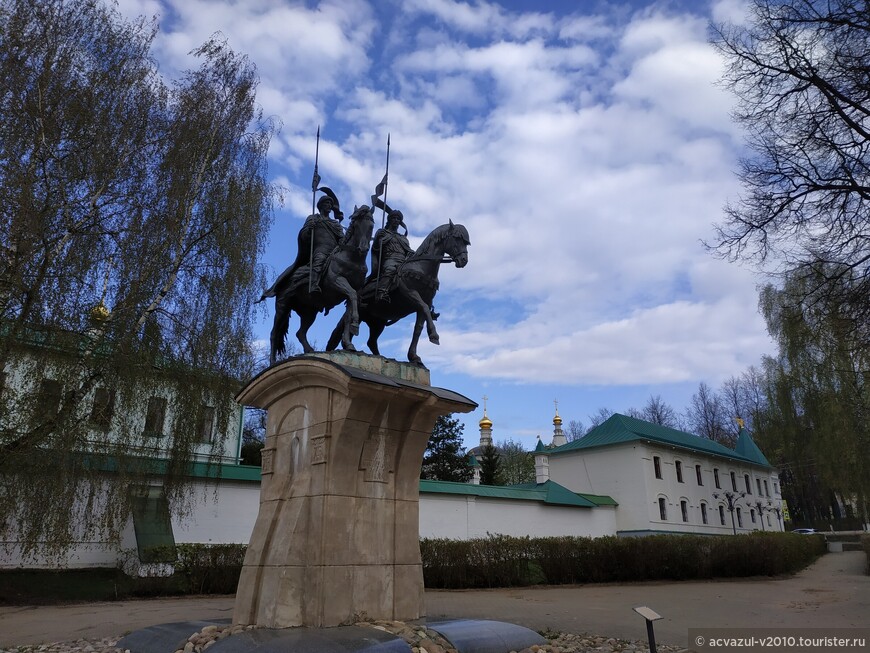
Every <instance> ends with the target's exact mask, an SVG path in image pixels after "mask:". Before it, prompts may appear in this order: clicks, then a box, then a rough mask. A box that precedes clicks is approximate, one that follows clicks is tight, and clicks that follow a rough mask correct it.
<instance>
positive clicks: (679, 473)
mask: <svg viewBox="0 0 870 653" xmlns="http://www.w3.org/2000/svg"><path fill="white" fill-rule="evenodd" d="M674 467H676V469H677V483H682V482H683V463H681V462H680V461H679V460H678V461H677V462H675V463H674Z"/></svg>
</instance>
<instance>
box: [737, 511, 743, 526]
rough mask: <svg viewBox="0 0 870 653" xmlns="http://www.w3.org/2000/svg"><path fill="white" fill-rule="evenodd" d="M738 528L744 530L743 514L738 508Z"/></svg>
mask: <svg viewBox="0 0 870 653" xmlns="http://www.w3.org/2000/svg"><path fill="white" fill-rule="evenodd" d="M737 526H739V527H740V528H743V513H741V512H740V508H737Z"/></svg>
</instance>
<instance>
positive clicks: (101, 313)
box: [90, 299, 110, 322]
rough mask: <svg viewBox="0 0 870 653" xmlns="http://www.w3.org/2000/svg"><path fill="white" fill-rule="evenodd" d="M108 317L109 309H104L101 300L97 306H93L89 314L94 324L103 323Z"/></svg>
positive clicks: (104, 306)
mask: <svg viewBox="0 0 870 653" xmlns="http://www.w3.org/2000/svg"><path fill="white" fill-rule="evenodd" d="M109 315H110V312H109V309H108V308H106V305H105V304H104V303H103V300H102V299H101V300H100V303H99V304H97V305H96V306H94V307H93V308H92V309H91V313H90V316H91V319H92V320H93V321H94V322H105V321H106V320H108V319H109Z"/></svg>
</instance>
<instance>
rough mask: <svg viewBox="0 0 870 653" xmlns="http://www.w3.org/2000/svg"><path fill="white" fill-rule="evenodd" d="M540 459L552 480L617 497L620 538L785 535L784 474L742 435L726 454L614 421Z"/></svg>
mask: <svg viewBox="0 0 870 653" xmlns="http://www.w3.org/2000/svg"><path fill="white" fill-rule="evenodd" d="M536 454H537V455H536V458H538V459H545V462H546V467H547V471H548V474H547V476H548V479H549V480H553V481H556V482H557V483H559V484H561V485H563V486H564V487H566V488H568V489H569V490H570V491H572V492H575V493H578V494H581V495H586V494H589V495H606V496H609V497H612V498H613V499H614V500H615V501H616V503H617V504H618V508H617V510H616V515H615V516H616V534H618V535H645V534H651V533H707V534H730V533H746V532H750V531H754V530H774V531H781V530H782V529H783V525H782V518H781V516H782V495H781V494H780V485H779V474H778V473H777V470H776V469H775V468H774V467H773V466H771V464H770V462H769V461H768V460H767V458H765V457H764V454H763V453H762V452H761V450H760V449H759V448H758V446H757V445H756V444H755V442H753V440H752V438H751V437H750V435H749V433H748V432H747V431H746V429H745V428H743V427H741V429H740V436H739V439H738V441H737V446H736V447H735V449H729V448H728V447H725V446H723V445H721V444H719V443H717V442H713V441H712V440H708V439H705V438H700V437H698V436H696V435H692V434H690V433H685V432H683V431H678V430H676V429H672V428H668V427H665V426H660V425H658V424H652V423H650V422H645V421H643V420H639V419H635V418H632V417H628V416H626V415H620V414H618V413H617V414H614V415H613V416H612V417H610V418H609V419H608V420H607V421H605V422H604V423H602V424H601V425H599V426H597V427H596V428H594V429H592V430H591V431H590V432H589V433H587V434H586V435H585V436H584V437H582V438H580V439H578V440H574V441H573V442H569V443H567V444H564V445H562V446H558V447H554V448H551V449H547V450H544V451H537V452H536ZM540 462H544V461H543V460H541V461H540ZM538 467H539V469H540V468H542V465H540V463H539V464H538ZM547 476H544V477H542V476H541V475H540V474H539V478H538V480H539V481H541V480H542V478H546V477H547Z"/></svg>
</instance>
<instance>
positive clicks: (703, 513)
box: [701, 501, 708, 524]
mask: <svg viewBox="0 0 870 653" xmlns="http://www.w3.org/2000/svg"><path fill="white" fill-rule="evenodd" d="M701 523H702V524H706V523H708V522H707V504H706V503H704V502H703V501H702V502H701Z"/></svg>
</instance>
